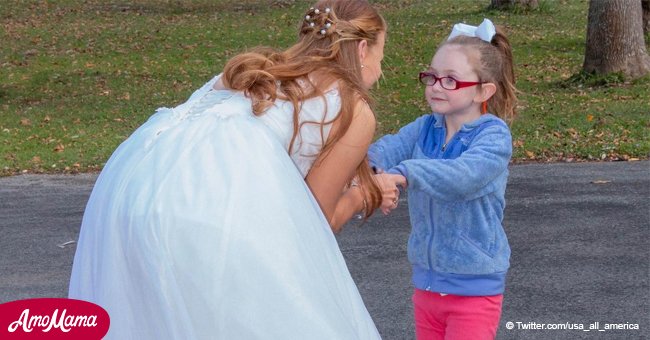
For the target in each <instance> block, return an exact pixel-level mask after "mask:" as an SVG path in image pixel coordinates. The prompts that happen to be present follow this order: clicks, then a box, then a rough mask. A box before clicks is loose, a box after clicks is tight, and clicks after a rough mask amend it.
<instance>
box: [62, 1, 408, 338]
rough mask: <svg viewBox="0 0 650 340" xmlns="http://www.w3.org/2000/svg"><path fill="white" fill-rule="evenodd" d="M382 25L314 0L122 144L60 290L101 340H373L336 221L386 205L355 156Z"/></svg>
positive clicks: (360, 6)
mask: <svg viewBox="0 0 650 340" xmlns="http://www.w3.org/2000/svg"><path fill="white" fill-rule="evenodd" d="M385 34H386V23H385V21H384V19H383V18H382V17H381V16H380V15H379V14H378V13H377V12H376V10H375V9H373V8H372V7H371V6H370V5H369V4H368V3H367V2H366V1H365V0H363V1H362V0H354V1H350V0H323V1H320V2H319V3H317V4H315V5H314V7H313V8H311V9H309V10H308V11H307V12H306V14H305V15H304V17H303V18H302V24H301V26H300V34H299V40H298V42H297V43H296V44H295V45H293V46H292V47H290V48H289V49H287V50H284V51H273V50H270V49H258V50H255V51H251V52H247V53H243V54H240V55H238V56H236V57H234V58H233V59H232V60H230V61H229V62H228V63H227V65H226V66H225V68H224V71H223V73H222V74H220V75H218V76H216V77H215V78H213V79H212V80H210V81H209V82H208V83H207V84H205V85H204V86H203V87H202V88H200V89H199V90H197V91H196V92H194V94H192V96H191V97H190V98H189V99H188V100H187V101H186V102H185V103H183V104H181V105H179V106H177V107H174V108H161V109H159V110H158V111H157V112H156V113H155V114H154V115H153V116H151V118H150V119H149V120H148V121H147V122H146V123H145V124H143V125H142V126H141V127H140V128H138V129H137V130H136V131H135V132H134V133H133V134H132V135H131V136H130V137H129V138H128V139H127V140H126V141H125V142H124V143H122V144H121V145H120V146H119V147H118V149H117V150H116V151H115V152H114V154H113V155H112V156H111V158H110V159H109V161H108V162H107V163H106V166H105V168H104V170H103V171H102V173H101V174H100V176H99V177H98V179H97V182H96V184H95V187H94V189H93V191H92V194H91V196H90V199H89V201H88V204H87V207H86V211H85V214H84V217H83V222H82V226H81V233H80V236H79V243H78V247H77V252H76V254H75V258H74V264H73V269H72V277H71V279H70V290H69V296H70V298H75V299H82V300H87V301H91V302H93V303H96V304H98V305H100V306H102V307H103V308H105V309H106V310H107V311H108V313H109V315H110V318H111V324H110V329H109V332H108V334H107V338H111V339H228V340H230V339H327V340H330V339H378V338H379V334H378V332H377V329H376V327H375V325H374V323H373V322H372V319H371V317H370V316H369V314H368V312H367V310H366V308H365V306H364V304H363V301H362V299H361V297H360V295H359V292H358V290H357V288H356V286H355V284H354V282H353V280H352V278H351V276H350V274H349V272H348V269H347V267H346V264H345V261H344V259H343V257H342V255H341V252H340V250H339V248H338V245H337V243H336V239H335V238H334V235H333V233H332V229H333V230H334V231H337V230H339V229H340V228H341V227H342V225H343V224H344V223H345V222H346V221H347V220H348V219H349V218H350V217H351V216H353V215H354V214H356V213H358V212H362V213H363V214H364V215H365V216H366V217H368V216H370V214H371V213H372V212H373V211H374V210H375V209H376V208H377V207H379V206H380V204H381V203H382V200H384V201H386V200H388V201H390V202H392V201H393V200H394V199H395V198H396V197H395V195H396V193H395V190H394V187H393V188H388V187H387V188H386V189H385V190H384V191H383V192H382V190H381V188H380V187H379V186H378V184H377V183H378V182H376V181H375V180H374V179H373V176H372V173H371V171H370V169H369V167H368V165H367V159H366V156H365V155H366V151H367V148H368V146H369V144H370V142H371V140H372V137H373V134H374V129H375V117H374V114H373V112H372V110H371V108H370V106H369V105H368V102H369V94H368V89H369V88H370V87H371V86H372V85H373V84H374V83H375V82H376V81H377V79H378V78H379V76H380V74H381V60H382V58H383V48H384V41H385ZM330 228H331V229H330Z"/></svg>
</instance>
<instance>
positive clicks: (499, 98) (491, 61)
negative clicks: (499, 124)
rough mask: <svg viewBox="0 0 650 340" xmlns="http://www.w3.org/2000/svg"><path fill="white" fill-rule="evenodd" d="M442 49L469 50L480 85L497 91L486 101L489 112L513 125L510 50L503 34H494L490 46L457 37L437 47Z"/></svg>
mask: <svg viewBox="0 0 650 340" xmlns="http://www.w3.org/2000/svg"><path fill="white" fill-rule="evenodd" d="M445 45H458V46H461V47H465V48H468V49H471V50H468V53H467V57H468V59H469V60H470V63H472V68H473V69H474V72H476V74H477V75H478V77H479V81H481V82H488V83H493V84H495V85H496V88H497V89H496V92H495V93H494V95H493V96H492V97H490V99H488V102H487V104H488V111H489V112H492V113H493V114H494V115H496V116H497V117H499V118H501V119H503V120H505V121H506V122H508V123H510V122H512V120H513V119H514V117H515V116H516V114H517V112H516V105H517V89H516V87H515V72H514V64H513V59H512V47H511V46H510V42H509V41H508V38H507V37H506V36H505V34H504V33H503V31H502V30H501V29H500V28H498V27H497V33H496V34H495V35H494V37H493V38H492V41H490V42H489V43H487V42H485V41H483V40H481V39H479V38H476V37H468V36H463V35H460V36H456V37H454V38H452V39H450V40H447V41H445V42H444V43H443V44H442V45H441V46H440V47H442V46H445ZM440 47H439V48H440ZM471 52H475V53H478V60H477V58H473V55H472V53H471Z"/></svg>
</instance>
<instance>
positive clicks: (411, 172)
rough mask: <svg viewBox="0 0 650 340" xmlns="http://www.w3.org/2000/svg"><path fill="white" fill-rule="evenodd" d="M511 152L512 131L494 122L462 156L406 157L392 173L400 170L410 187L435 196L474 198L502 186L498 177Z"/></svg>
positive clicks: (448, 199)
mask: <svg viewBox="0 0 650 340" xmlns="http://www.w3.org/2000/svg"><path fill="white" fill-rule="evenodd" d="M511 155H512V137H511V135H510V131H509V130H508V128H507V127H505V126H502V125H493V126H490V127H487V128H485V129H484V130H483V131H481V132H480V133H478V134H477V135H476V137H475V138H474V140H473V141H472V144H471V145H470V146H469V148H468V149H467V150H466V151H465V152H463V154H462V155H460V156H459V157H458V158H455V159H412V160H406V161H403V162H401V163H400V164H399V165H398V166H396V167H395V168H393V169H391V171H390V172H399V173H400V174H402V175H403V176H404V177H406V179H407V182H408V187H409V188H417V189H419V190H423V191H425V192H426V193H427V194H428V195H430V196H431V197H433V198H434V199H437V200H442V201H456V200H470V199H475V198H478V197H481V196H484V195H486V194H487V193H489V192H492V191H494V190H495V189H496V188H497V187H498V185H499V183H494V180H495V179H496V178H497V177H498V176H499V175H500V174H501V173H502V172H503V171H505V170H506V169H507V168H508V163H509V162H510V156H511Z"/></svg>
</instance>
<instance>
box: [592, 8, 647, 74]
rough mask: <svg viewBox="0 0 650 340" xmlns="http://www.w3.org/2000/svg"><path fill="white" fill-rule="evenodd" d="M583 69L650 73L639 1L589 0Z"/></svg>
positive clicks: (600, 71)
mask: <svg viewBox="0 0 650 340" xmlns="http://www.w3.org/2000/svg"><path fill="white" fill-rule="evenodd" d="M582 68H583V70H584V71H585V72H588V73H596V74H608V73H615V72H622V73H623V74H625V75H626V76H627V77H629V78H632V79H634V78H638V77H641V76H643V75H645V74H648V73H649V72H650V56H648V52H647V51H646V47H645V41H644V37H643V24H642V15H641V1H619V0H590V1H589V17H588V24H587V47H586V51H585V62H584V65H583V67H582Z"/></svg>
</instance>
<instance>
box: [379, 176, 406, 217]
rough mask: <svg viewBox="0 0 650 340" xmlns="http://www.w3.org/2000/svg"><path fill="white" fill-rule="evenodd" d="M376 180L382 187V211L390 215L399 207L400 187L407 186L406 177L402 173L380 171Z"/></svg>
mask: <svg viewBox="0 0 650 340" xmlns="http://www.w3.org/2000/svg"><path fill="white" fill-rule="evenodd" d="M375 181H376V182H377V185H379V188H380V189H381V198H382V201H381V206H380V209H381V212H382V213H384V215H388V214H389V213H390V212H391V211H393V210H394V209H395V208H397V204H398V202H399V194H400V187H401V188H406V186H407V183H406V177H404V176H402V175H400V174H390V173H383V172H381V173H378V174H376V175H375Z"/></svg>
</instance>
